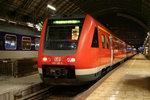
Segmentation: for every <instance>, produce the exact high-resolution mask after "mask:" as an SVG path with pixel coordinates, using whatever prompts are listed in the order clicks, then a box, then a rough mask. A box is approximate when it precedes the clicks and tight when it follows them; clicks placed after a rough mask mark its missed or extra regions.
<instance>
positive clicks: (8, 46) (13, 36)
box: [0, 26, 40, 59]
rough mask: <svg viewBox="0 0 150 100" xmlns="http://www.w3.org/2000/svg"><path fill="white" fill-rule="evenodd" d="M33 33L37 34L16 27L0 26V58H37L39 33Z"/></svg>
mask: <svg viewBox="0 0 150 100" xmlns="http://www.w3.org/2000/svg"><path fill="white" fill-rule="evenodd" d="M33 33H35V34H36V33H37V34H38V32H35V31H27V30H25V29H20V28H18V27H10V26H5V27H4V26H3V27H1V26H0V59H21V58H37V56H38V49H39V41H40V37H39V36H40V35H39V36H38V35H32V34H33ZM26 34H30V35H26Z"/></svg>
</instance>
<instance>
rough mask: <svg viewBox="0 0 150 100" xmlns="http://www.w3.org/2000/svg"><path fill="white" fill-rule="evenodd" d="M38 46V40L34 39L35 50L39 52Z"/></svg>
mask: <svg viewBox="0 0 150 100" xmlns="http://www.w3.org/2000/svg"><path fill="white" fill-rule="evenodd" d="M39 44H40V39H39V38H36V39H35V50H39Z"/></svg>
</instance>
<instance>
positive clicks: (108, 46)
mask: <svg viewBox="0 0 150 100" xmlns="http://www.w3.org/2000/svg"><path fill="white" fill-rule="evenodd" d="M107 49H109V37H107Z"/></svg>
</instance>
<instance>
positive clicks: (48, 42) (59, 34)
mask: <svg viewBox="0 0 150 100" xmlns="http://www.w3.org/2000/svg"><path fill="white" fill-rule="evenodd" d="M83 21H84V20H82V19H71V20H49V21H48V23H47V28H46V33H45V41H44V48H45V49H47V50H74V49H77V45H78V41H79V37H80V34H81V29H82V26H83Z"/></svg>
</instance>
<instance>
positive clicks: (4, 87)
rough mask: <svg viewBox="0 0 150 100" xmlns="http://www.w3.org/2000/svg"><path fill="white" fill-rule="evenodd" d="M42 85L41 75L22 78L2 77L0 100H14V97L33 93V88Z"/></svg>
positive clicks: (0, 79) (0, 81)
mask: <svg viewBox="0 0 150 100" xmlns="http://www.w3.org/2000/svg"><path fill="white" fill-rule="evenodd" d="M41 83H42V80H41V79H40V76H39V74H34V75H30V76H26V77H21V78H14V77H12V76H0V100H14V95H16V94H19V93H24V94H21V95H25V93H27V92H28V93H29V92H32V91H33V90H32V89H33V87H34V86H35V85H36V87H38V85H39V84H41Z"/></svg>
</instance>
